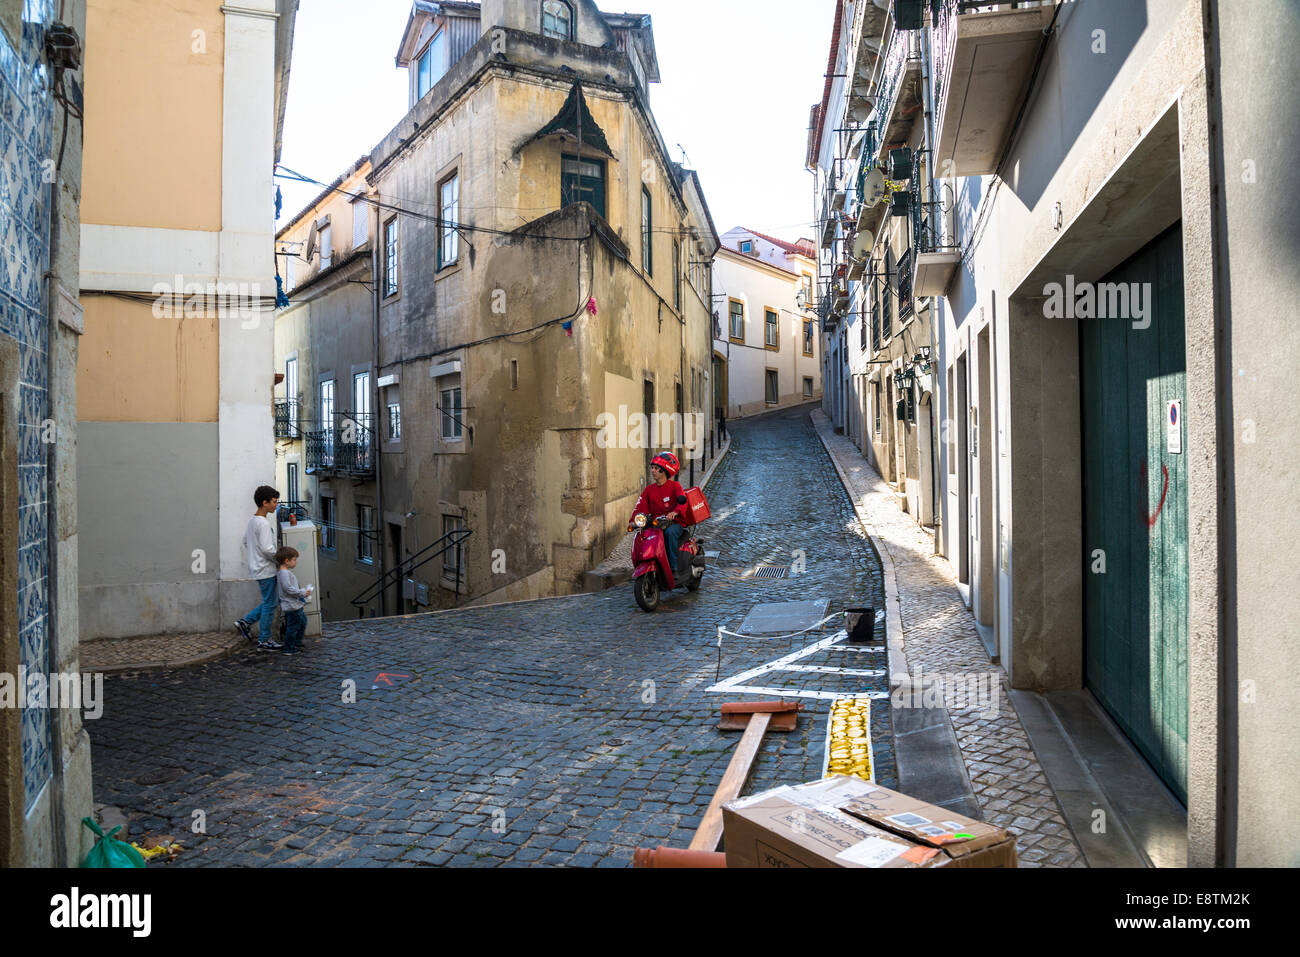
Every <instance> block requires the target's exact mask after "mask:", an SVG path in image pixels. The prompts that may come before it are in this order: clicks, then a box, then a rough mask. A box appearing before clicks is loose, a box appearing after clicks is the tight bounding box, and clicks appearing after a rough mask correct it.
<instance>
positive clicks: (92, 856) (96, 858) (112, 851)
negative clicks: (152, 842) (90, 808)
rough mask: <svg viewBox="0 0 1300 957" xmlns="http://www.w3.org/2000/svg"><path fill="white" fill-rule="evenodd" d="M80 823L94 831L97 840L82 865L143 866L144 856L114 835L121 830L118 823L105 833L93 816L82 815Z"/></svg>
mask: <svg viewBox="0 0 1300 957" xmlns="http://www.w3.org/2000/svg"><path fill="white" fill-rule="evenodd" d="M81 823H82V824H84V825H86V827H88V828H90V829H91V830H92V831H94V832H95V835H96V838H97V840H96V841H95V846H94V847H92V848H91V849H90V852H89V853H88V854H87V855H86V859H85V860H84V861H82V862H81V866H82V867H144V866H145V864H144V858H143V857H141V856H140V852H139V851H137V850H136V849H135V848H134V847H132V846H131V845H130V844H128V843H126V841H120V840H118V839H117V838H116V837H115V836H114V835H116V834H117V832H118V831H120V830H122V825H121V824H119V825H118V826H117V827H115V828H113V830H111V831H109V832H108V833H107V834H105V833H104V832H103V830H101V829H100V827H99V825H98V824H96V823H95V819H94V818H90V817H83V818H82V819H81Z"/></svg>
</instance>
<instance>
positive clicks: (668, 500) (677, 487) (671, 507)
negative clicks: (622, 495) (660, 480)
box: [632, 479, 686, 518]
mask: <svg viewBox="0 0 1300 957" xmlns="http://www.w3.org/2000/svg"><path fill="white" fill-rule="evenodd" d="M685 494H686V492H685V491H684V490H683V489H682V486H681V483H679V482H676V481H674V480H673V479H669V480H668V481H667V482H664V484H663V485H659V484H650V485H647V486H646V487H645V488H644V489H643V490H642V492H641V497H640V498H639V499H637V500H636V507H635V508H633V509H632V514H633V515H635V514H636V513H637V512H645V513H646V514H648V515H649V516H650V517H651V518H658V517H659V516H660V515H667V514H668V513H669V512H676V513H677V514H678V516H679V517H680V516H681V515H682V514H683V513H684V512H685V510H686V506H685V505H678V504H677V496H678V495H685Z"/></svg>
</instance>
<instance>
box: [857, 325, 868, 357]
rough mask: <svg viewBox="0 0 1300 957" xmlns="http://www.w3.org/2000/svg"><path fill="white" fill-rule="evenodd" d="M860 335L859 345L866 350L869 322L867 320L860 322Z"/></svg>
mask: <svg viewBox="0 0 1300 957" xmlns="http://www.w3.org/2000/svg"><path fill="white" fill-rule="evenodd" d="M858 335H859V340H858V345H859V346H860V347H861V349H862V351H863V352H866V351H867V324H866V323H865V322H859V323H858Z"/></svg>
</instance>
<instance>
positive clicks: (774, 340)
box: [763, 309, 781, 349]
mask: <svg viewBox="0 0 1300 957" xmlns="http://www.w3.org/2000/svg"><path fill="white" fill-rule="evenodd" d="M778 321H779V316H778V315H777V314H776V313H775V312H773V311H772V310H771V309H764V310H763V345H765V346H766V347H767V348H769V349H776V348H777V347H778V346H779V345H780V343H781V330H780V328H779V327H778V326H777V323H778Z"/></svg>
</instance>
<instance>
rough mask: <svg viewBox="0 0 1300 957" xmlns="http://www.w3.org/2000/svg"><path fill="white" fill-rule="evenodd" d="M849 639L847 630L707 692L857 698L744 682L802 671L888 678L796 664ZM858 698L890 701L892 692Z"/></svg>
mask: <svg viewBox="0 0 1300 957" xmlns="http://www.w3.org/2000/svg"><path fill="white" fill-rule="evenodd" d="M848 636H849V633H848V632H847V631H843V630H840V631H837V632H836V633H835V634H833V635H831V636H829V637H827V638H823V639H821V640H820V641H815V642H813V643H812V644H811V645H808V646H807V647H804V648H800V649H799V650H798V651H792V652H790V654H788V655H783V656H782V657H780V658H777V659H776V660H775V661H769V662H767V663H766V664H762V665H759V666H758V667H757V668H750V669H749V670H748V671H742V672H741V673H740V674H738V675H736V676H734V677H732V678H726V679H724V680H722V681H720V682H718V683H717V684H715V685H713V686H712V687H709V688H705V689H704V690H705V691H706V692H714V693H716V694H735V693H736V692H741V693H742V694H770V695H776V696H777V697H781V698H814V699H817V700H820V701H835V700H838V699H839V698H844V697H854V696H855V695H846V694H845V693H844V692H842V691H840V692H836V691H818V690H816V689H813V688H800V689H797V690H796V689H792V688H769V687H766V686H761V685H759V686H756V685H746V684H745V683H744V682H746V681H749V680H750V679H751V678H758V677H759V676H760V675H769V674H772V673H773V672H776V671H794V672H801V671H802V672H809V673H814V674H850V675H861V676H863V677H868V676H870V677H880V676H882V675H884V674H885V672H884V671H883V670H879V671H864V670H861V669H853V668H832V667H824V666H818V665H796V664H795V662H797V661H799V660H800V659H801V658H807V657H808V656H809V655H815V654H817V652H819V651H825V650H826V649H827V648H830V647H831V646H832V645H836V644H839V643H840V642H842V641H844V640H845V639H846V638H848ZM841 647H842V648H851V647H852V645H842V646H841ZM864 650H865V649H864ZM856 697H859V698H888V697H889V692H887V691H870V692H858V693H856Z"/></svg>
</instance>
